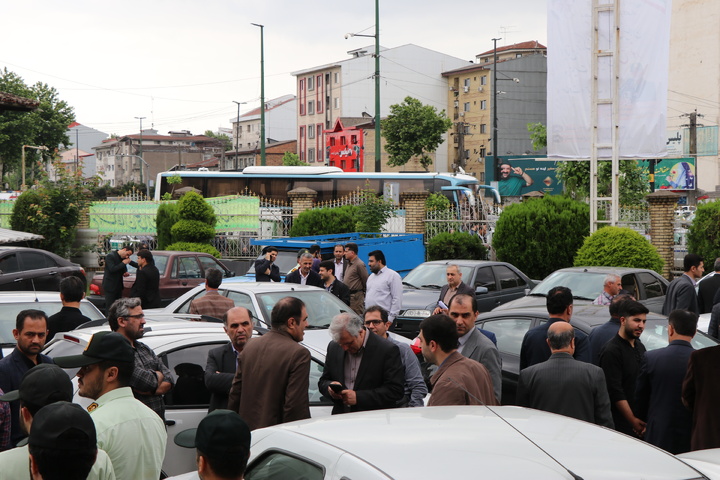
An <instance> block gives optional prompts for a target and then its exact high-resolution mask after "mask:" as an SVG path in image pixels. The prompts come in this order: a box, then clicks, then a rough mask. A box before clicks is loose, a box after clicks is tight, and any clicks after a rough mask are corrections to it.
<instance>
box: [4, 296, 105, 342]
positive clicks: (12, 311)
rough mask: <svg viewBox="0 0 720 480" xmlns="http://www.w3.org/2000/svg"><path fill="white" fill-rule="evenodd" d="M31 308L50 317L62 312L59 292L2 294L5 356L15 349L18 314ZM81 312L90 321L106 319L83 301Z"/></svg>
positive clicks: (90, 304)
mask: <svg viewBox="0 0 720 480" xmlns="http://www.w3.org/2000/svg"><path fill="white" fill-rule="evenodd" d="M29 308H32V309H37V310H42V311H43V312H45V314H46V315H47V316H48V317H49V316H50V315H54V314H56V313H57V312H59V311H60V309H61V308H62V302H61V301H60V294H59V293H57V292H0V344H1V345H2V352H3V355H8V354H9V353H10V352H11V351H12V349H13V348H15V337H13V334H12V331H13V329H14V328H15V318H16V317H17V314H18V313H20V312H21V311H23V310H27V309H29ZM80 311H81V312H82V314H83V315H85V316H86V317H88V318H89V319H90V320H100V319H103V318H105V317H104V316H103V314H102V313H101V312H100V310H98V309H97V308H96V307H95V305H93V304H92V303H90V302H88V301H87V300H82V301H81V302H80Z"/></svg>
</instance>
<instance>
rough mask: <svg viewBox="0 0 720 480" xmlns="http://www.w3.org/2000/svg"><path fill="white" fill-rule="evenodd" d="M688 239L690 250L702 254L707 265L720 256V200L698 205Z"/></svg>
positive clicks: (689, 228)
mask: <svg viewBox="0 0 720 480" xmlns="http://www.w3.org/2000/svg"><path fill="white" fill-rule="evenodd" d="M687 239H688V251H689V252H692V253H697V254H698V255H700V256H701V257H702V258H703V259H704V260H705V265H712V264H713V262H714V261H715V259H716V258H717V257H720V200H715V201H714V202H709V203H703V204H699V205H698V207H697V210H695V220H693V222H692V223H691V224H690V226H689V227H688V236H687ZM709 268H711V267H706V269H708V270H709Z"/></svg>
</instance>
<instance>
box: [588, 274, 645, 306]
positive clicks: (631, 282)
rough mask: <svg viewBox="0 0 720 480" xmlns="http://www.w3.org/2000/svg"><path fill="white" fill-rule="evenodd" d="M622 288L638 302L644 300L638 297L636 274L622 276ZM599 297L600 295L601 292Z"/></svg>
mask: <svg viewBox="0 0 720 480" xmlns="http://www.w3.org/2000/svg"><path fill="white" fill-rule="evenodd" d="M622 288H623V290H627V291H628V293H630V295H632V296H633V297H635V298H636V299H637V300H643V299H642V298H640V297H639V296H638V289H637V284H636V283H635V274H633V273H628V274H627V275H623V276H622ZM601 290H602V289H601ZM598 295H600V293H599V292H598Z"/></svg>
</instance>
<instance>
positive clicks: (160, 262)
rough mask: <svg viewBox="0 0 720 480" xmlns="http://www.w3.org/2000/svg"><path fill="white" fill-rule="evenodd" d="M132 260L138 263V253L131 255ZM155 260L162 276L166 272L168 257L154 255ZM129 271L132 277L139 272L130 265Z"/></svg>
mask: <svg viewBox="0 0 720 480" xmlns="http://www.w3.org/2000/svg"><path fill="white" fill-rule="evenodd" d="M130 258H131V259H132V261H133V262H137V253H133V254H132V255H130ZM153 260H155V266H156V267H157V269H158V271H159V272H160V274H161V275H162V273H163V272H164V271H165V267H166V266H167V261H168V257H167V256H165V255H153ZM127 271H128V273H129V274H130V275H135V273H136V272H137V268H135V267H133V266H132V265H128V266H127Z"/></svg>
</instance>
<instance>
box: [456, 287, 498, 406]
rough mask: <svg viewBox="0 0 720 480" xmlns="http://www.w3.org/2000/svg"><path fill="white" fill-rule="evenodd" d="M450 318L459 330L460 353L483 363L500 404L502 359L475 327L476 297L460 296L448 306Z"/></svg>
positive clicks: (494, 347)
mask: <svg viewBox="0 0 720 480" xmlns="http://www.w3.org/2000/svg"><path fill="white" fill-rule="evenodd" d="M448 307H449V311H450V318H452V319H453V321H454V322H455V325H456V326H457V330H458V337H459V338H458V342H459V343H460V346H459V348H458V352H460V353H461V354H463V356H465V357H468V358H471V359H473V360H475V361H478V362H480V363H482V364H483V365H484V366H485V368H487V370H488V372H489V373H490V377H491V378H492V382H493V391H494V392H495V398H496V399H497V401H498V404H499V403H500V398H501V393H502V359H501V358H500V352H499V351H498V349H497V347H496V346H495V344H494V343H493V342H492V341H491V340H490V339H489V338H487V337H486V336H485V335H483V334H482V333H481V332H480V330H478V329H477V328H476V327H475V319H476V318H477V316H478V315H479V314H480V312H478V308H477V300H476V299H475V295H467V294H458V295H455V296H454V297H453V298H452V300H450V305H448Z"/></svg>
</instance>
